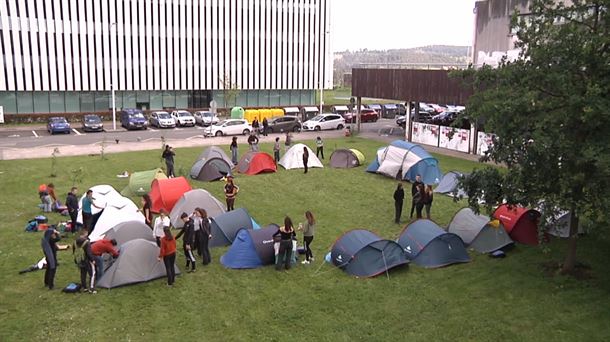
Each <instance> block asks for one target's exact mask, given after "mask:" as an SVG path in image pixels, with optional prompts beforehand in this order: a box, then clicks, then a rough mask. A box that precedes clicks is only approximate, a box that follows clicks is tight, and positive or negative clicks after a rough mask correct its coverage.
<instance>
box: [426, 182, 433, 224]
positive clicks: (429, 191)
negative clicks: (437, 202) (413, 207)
mask: <svg viewBox="0 0 610 342" xmlns="http://www.w3.org/2000/svg"><path fill="white" fill-rule="evenodd" d="M423 198H424V200H423V204H424V208H425V209H426V218H428V219H430V210H431V209H432V201H434V192H433V190H432V185H430V184H428V185H426V188H425V189H424V197H423Z"/></svg>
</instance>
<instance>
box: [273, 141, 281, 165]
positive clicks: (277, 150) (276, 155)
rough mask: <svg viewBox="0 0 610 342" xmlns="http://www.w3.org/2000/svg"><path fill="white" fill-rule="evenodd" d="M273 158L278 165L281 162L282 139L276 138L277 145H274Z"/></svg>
mask: <svg viewBox="0 0 610 342" xmlns="http://www.w3.org/2000/svg"><path fill="white" fill-rule="evenodd" d="M273 158H274V159H275V162H276V163H278V162H279V161H280V137H276V138H275V144H273Z"/></svg>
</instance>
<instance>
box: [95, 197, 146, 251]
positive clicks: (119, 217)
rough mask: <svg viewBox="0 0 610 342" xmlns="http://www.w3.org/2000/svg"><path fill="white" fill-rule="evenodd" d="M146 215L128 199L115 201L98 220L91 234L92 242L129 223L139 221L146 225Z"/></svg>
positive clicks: (121, 198) (108, 205) (107, 206)
mask: <svg viewBox="0 0 610 342" xmlns="http://www.w3.org/2000/svg"><path fill="white" fill-rule="evenodd" d="M144 220H145V219H144V215H142V213H141V212H140V211H139V208H138V206H136V205H135V203H133V201H131V200H130V199H129V198H127V197H120V199H118V198H117V199H114V200H113V203H112V204H107V205H106V207H105V208H104V210H103V211H102V213H101V215H100V217H99V218H98V220H97V222H96V223H95V226H94V228H93V231H92V232H91V234H89V239H90V240H91V241H97V240H99V239H101V238H102V237H103V236H104V235H105V234H106V232H108V231H109V230H110V229H112V228H113V227H115V226H117V225H118V224H121V223H123V222H128V221H138V222H141V223H144Z"/></svg>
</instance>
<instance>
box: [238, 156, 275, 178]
mask: <svg viewBox="0 0 610 342" xmlns="http://www.w3.org/2000/svg"><path fill="white" fill-rule="evenodd" d="M237 171H238V172H240V173H245V174H247V175H256V174H259V173H263V172H276V171H277V166H276V165H275V161H274V160H273V157H272V156H270V155H269V154H267V153H265V152H248V153H246V154H244V156H243V157H242V158H241V160H240V161H239V163H238V164H237Z"/></svg>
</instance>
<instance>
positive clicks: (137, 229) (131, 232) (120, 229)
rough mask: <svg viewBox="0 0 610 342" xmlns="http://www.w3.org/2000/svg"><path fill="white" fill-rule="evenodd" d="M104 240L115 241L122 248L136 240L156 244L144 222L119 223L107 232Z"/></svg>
mask: <svg viewBox="0 0 610 342" xmlns="http://www.w3.org/2000/svg"><path fill="white" fill-rule="evenodd" d="M104 239H108V240H111V239H115V240H116V241H117V245H118V246H121V245H122V244H124V243H125V242H127V241H131V240H135V239H144V240H149V241H152V242H155V239H154V238H153V234H152V230H151V229H150V227H148V226H147V225H146V224H145V223H144V222H140V221H126V222H122V223H119V224H117V225H116V226H114V227H113V228H112V229H110V230H109V231H108V232H106V235H105V236H104Z"/></svg>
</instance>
